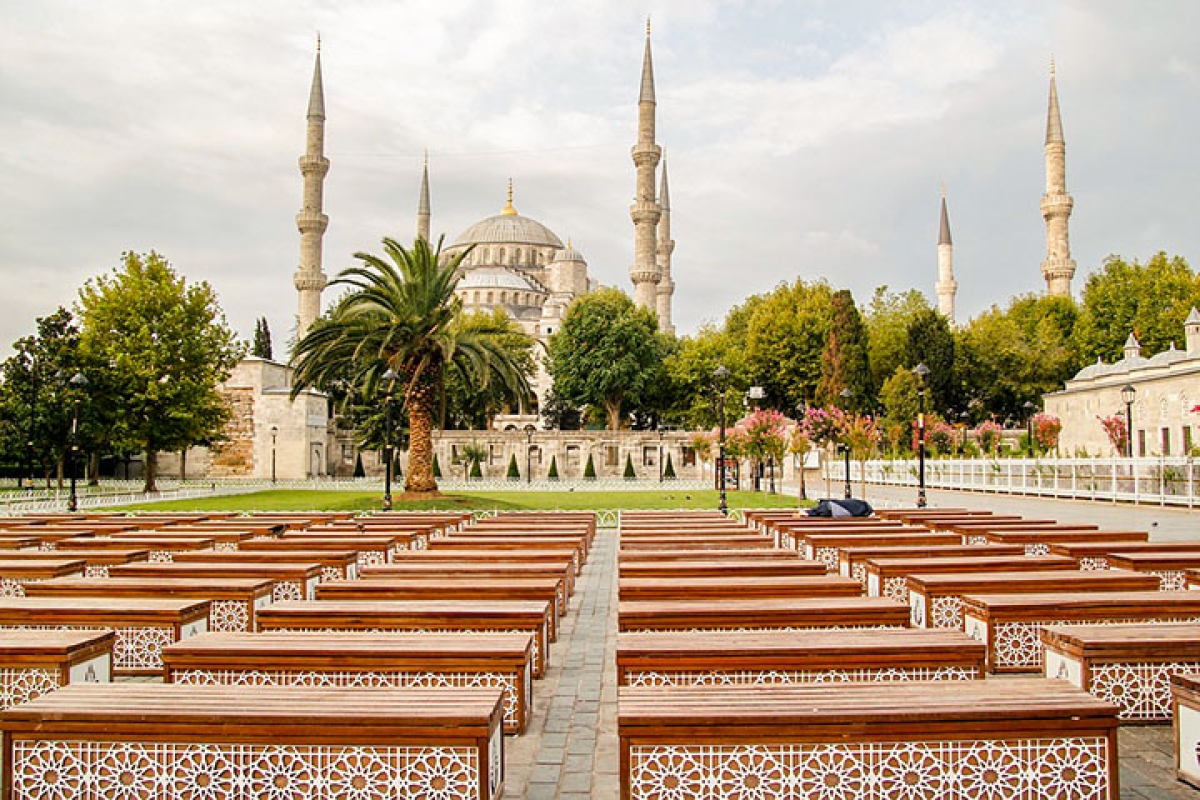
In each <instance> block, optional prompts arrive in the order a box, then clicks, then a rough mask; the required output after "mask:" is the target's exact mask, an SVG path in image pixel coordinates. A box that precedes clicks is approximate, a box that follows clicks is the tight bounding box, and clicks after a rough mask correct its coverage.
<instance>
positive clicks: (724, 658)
mask: <svg viewBox="0 0 1200 800" xmlns="http://www.w3.org/2000/svg"><path fill="white" fill-rule="evenodd" d="M985 655H986V649H985V648H984V646H983V644H982V643H981V642H977V641H975V640H974V639H971V638H970V637H968V636H967V635H966V634H964V633H960V632H958V631H942V630H919V629H915V628H910V629H907V630H847V631H771V630H764V631H744V632H742V631H738V632H732V631H704V632H702V633H622V634H618V636H617V683H618V684H619V685H621V686H701V685H722V686H724V685H733V684H742V683H745V684H755V685H757V684H766V683H824V682H841V681H896V680H969V679H982V678H983V677H984V674H985V672H984V658H985Z"/></svg>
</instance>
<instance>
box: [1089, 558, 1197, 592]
mask: <svg viewBox="0 0 1200 800" xmlns="http://www.w3.org/2000/svg"><path fill="white" fill-rule="evenodd" d="M1108 566H1109V568H1110V569H1129V570H1134V571H1135V572H1147V573H1149V574H1151V575H1157V576H1158V579H1159V580H1160V581H1161V584H1160V588H1162V589H1163V590H1170V591H1174V590H1176V589H1187V588H1188V585H1187V573H1188V570H1192V569H1198V568H1200V552H1192V553H1188V552H1180V551H1177V550H1164V551H1161V552H1151V553H1109V554H1108Z"/></svg>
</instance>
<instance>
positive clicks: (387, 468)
mask: <svg viewBox="0 0 1200 800" xmlns="http://www.w3.org/2000/svg"><path fill="white" fill-rule="evenodd" d="M399 377H400V376H399V375H398V374H396V370H394V369H392V368H391V367H388V370H387V372H385V373H383V379H384V380H385V381H387V384H388V387H387V396H386V397H384V399H383V458H384V461H385V462H386V463H385V464H384V466H383V510H384V511H391V510H392V461H393V457H392V403H393V400H394V397H393V394H392V393H393V391H394V390H395V386H396V379H397V378H399Z"/></svg>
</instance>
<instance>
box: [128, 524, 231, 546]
mask: <svg viewBox="0 0 1200 800" xmlns="http://www.w3.org/2000/svg"><path fill="white" fill-rule="evenodd" d="M110 535H111V536H112V538H114V539H144V538H146V537H148V536H152V537H153V538H155V539H165V540H168V541H169V540H172V539H212V540H213V548H212V549H213V550H237V549H238V547H239V546H241V543H242V542H245V541H249V540H250V539H253V538H254V535H255V534H254V532H253V531H248V530H241V529H233V530H227V529H223V528H200V527H196V528H173V527H172V528H158V529H156V530H153V531H144V530H132V531H125V532H119V533H113V534H110Z"/></svg>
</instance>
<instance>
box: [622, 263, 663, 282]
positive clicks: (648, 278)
mask: <svg viewBox="0 0 1200 800" xmlns="http://www.w3.org/2000/svg"><path fill="white" fill-rule="evenodd" d="M661 278H662V274H661V273H660V272H659V271H658V270H657V269H646V268H645V267H642V266H639V265H637V264H635V265H634V266H632V267H630V268H629V279H630V280H631V281H633V282H634V283H658V281H659V279H661Z"/></svg>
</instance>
